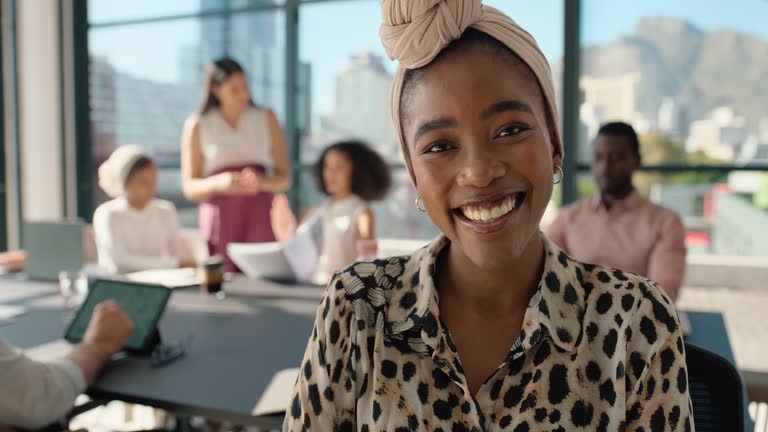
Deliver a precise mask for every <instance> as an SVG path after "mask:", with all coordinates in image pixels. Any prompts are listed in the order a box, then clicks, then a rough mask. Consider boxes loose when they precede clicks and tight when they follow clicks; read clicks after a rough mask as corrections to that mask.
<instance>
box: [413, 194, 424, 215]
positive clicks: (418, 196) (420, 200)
mask: <svg viewBox="0 0 768 432" xmlns="http://www.w3.org/2000/svg"><path fill="white" fill-rule="evenodd" d="M422 202H423V201H422V199H421V195H419V194H416V201H415V204H416V208H417V209H418V210H419V211H420V212H422V213H426V211H427V210H426V209H424V207H422V206H421V204H420V203H422Z"/></svg>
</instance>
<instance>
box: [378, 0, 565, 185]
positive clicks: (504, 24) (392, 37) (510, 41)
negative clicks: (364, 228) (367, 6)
mask: <svg viewBox="0 0 768 432" xmlns="http://www.w3.org/2000/svg"><path fill="white" fill-rule="evenodd" d="M381 14H382V17H383V22H382V24H381V30H380V32H379V34H380V36H381V41H382V43H383V44H384V49H385V50H386V51H387V54H388V55H389V57H390V59H392V60H397V61H398V62H399V66H398V68H397V73H396V75H395V82H394V84H393V87H392V119H393V121H394V122H395V130H396V131H397V134H398V139H399V140H400V145H401V147H402V150H403V155H404V157H405V160H406V164H407V165H408V170H409V171H410V174H411V179H412V180H414V183H415V179H414V176H413V169H412V167H411V163H410V159H409V157H408V148H407V146H406V142H405V137H404V136H403V129H402V125H401V124H400V96H401V95H402V91H403V81H404V77H405V71H406V70H407V69H416V68H419V67H422V66H425V65H427V64H429V63H430V62H432V60H434V59H435V57H437V55H438V54H440V51H442V50H443V49H444V48H445V47H446V46H448V44H450V43H451V41H453V40H456V39H458V38H460V37H461V35H462V33H464V30H466V29H467V28H468V27H472V28H475V29H477V30H479V31H481V32H483V33H485V34H487V35H489V36H491V37H493V38H494V39H496V40H498V41H499V42H501V43H502V44H504V45H506V46H507V48H509V49H510V50H511V51H512V52H514V53H515V54H517V56H518V57H520V59H522V60H523V61H524V62H525V63H526V64H527V65H528V67H530V68H531V70H532V71H533V74H534V75H535V76H536V79H537V80H538V81H539V85H540V86H541V89H542V91H543V94H544V101H545V103H546V105H547V109H548V110H549V114H550V118H551V119H552V123H553V124H551V125H548V126H549V127H550V128H554V130H553V131H551V132H552V133H553V136H554V137H555V141H556V142H553V143H552V144H553V145H554V146H555V148H556V149H557V150H558V151H559V152H560V154H561V155H562V153H563V144H562V141H561V139H560V130H559V122H558V119H557V105H556V104H555V89H554V86H553V85H552V73H551V71H550V69H549V63H548V62H547V59H546V58H545V57H544V54H542V52H541V50H539V47H538V45H536V41H535V40H534V39H533V36H531V35H530V34H529V33H528V32H527V31H525V30H523V29H522V28H521V27H520V26H518V25H517V24H516V23H515V22H514V21H512V19H511V18H510V17H508V16H507V15H505V14H504V13H502V12H500V11H498V10H497V9H494V8H492V7H490V6H485V5H483V4H482V1H481V0H382V3H381Z"/></svg>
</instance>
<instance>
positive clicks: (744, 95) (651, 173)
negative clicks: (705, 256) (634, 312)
mask: <svg viewBox="0 0 768 432" xmlns="http://www.w3.org/2000/svg"><path fill="white" fill-rule="evenodd" d="M582 5H583V7H582V23H581V28H582V34H581V39H582V50H581V77H580V79H579V84H580V87H581V92H582V103H581V106H580V116H581V128H580V135H579V155H578V156H579V161H580V162H581V164H582V169H583V172H584V174H585V177H583V178H582V179H581V180H580V188H579V189H580V191H581V193H582V194H585V195H586V194H591V193H594V191H595V189H594V186H593V183H592V182H591V180H590V179H589V178H588V176H586V174H587V172H588V164H589V162H590V160H591V154H592V140H593V139H594V137H595V135H596V133H597V130H598V129H599V127H600V125H601V124H603V123H605V122H609V121H614V120H619V121H625V122H628V123H630V124H632V125H633V126H634V127H635V129H636V130H637V132H638V134H639V136H640V141H641V153H642V155H643V163H644V165H645V169H646V170H647V171H646V172H643V173H639V174H638V175H637V178H636V184H637V186H638V188H639V189H640V190H641V191H642V192H644V193H646V194H647V195H649V196H650V197H651V198H652V199H653V200H654V201H657V202H659V203H661V204H663V205H665V206H667V207H670V208H673V209H674V210H676V211H678V212H679V213H680V214H681V215H682V216H683V217H684V219H685V222H686V226H687V228H688V243H689V248H690V249H691V250H692V251H701V252H710V253H718V254H729V255H733V254H735V255H766V254H768V249H765V248H762V247H761V246H760V243H761V242H760V241H758V239H757V238H755V235H754V234H755V227H756V226H761V224H762V225H764V224H766V223H768V213H766V211H765V208H766V207H768V205H767V203H766V202H765V201H766V199H765V195H766V190H767V188H768V186H766V181H765V178H766V177H765V174H764V173H761V172H759V171H755V170H758V169H764V168H765V167H766V166H767V165H768V109H766V106H765V103H764V101H765V100H766V98H768V89H766V87H765V85H764V80H765V79H764V77H765V76H767V75H768V30H766V27H765V25H764V20H763V19H761V18H760V17H765V16H768V3H766V2H740V3H734V4H733V5H730V6H729V7H723V4H722V3H719V2H709V1H707V2H696V1H692V0H683V1H677V2H664V1H660V0H654V1H646V2H639V3H624V2H621V3H615V2H614V3H612V2H606V1H598V0H587V1H584V2H582ZM743 169H747V170H753V171H745V172H742V170H743ZM736 215H739V216H738V217H737V216H736ZM739 220H740V221H741V222H738V221H739ZM748 220H749V221H753V222H754V224H753V223H745V222H746V221H748ZM726 239H727V240H726Z"/></svg>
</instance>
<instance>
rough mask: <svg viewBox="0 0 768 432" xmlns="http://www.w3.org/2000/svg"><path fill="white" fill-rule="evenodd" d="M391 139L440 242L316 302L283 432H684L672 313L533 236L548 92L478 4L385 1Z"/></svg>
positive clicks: (525, 49)
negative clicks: (392, 62) (391, 72)
mask: <svg viewBox="0 0 768 432" xmlns="http://www.w3.org/2000/svg"><path fill="white" fill-rule="evenodd" d="M382 16H383V18H384V23H383V25H382V27H381V36H382V40H383V42H384V47H385V48H386V49H387V52H388V53H389V55H390V56H391V57H393V58H395V59H397V60H398V61H399V62H400V66H399V68H398V72H397V75H396V76H395V82H394V89H393V92H392V96H393V98H392V111H393V118H394V123H395V130H396V131H398V137H399V139H400V142H401V144H402V151H403V157H404V159H405V163H406V166H407V167H408V170H409V173H410V175H411V180H412V181H413V184H414V185H415V187H416V191H417V192H418V194H419V196H420V198H419V200H418V201H417V203H416V205H417V207H418V208H419V210H422V211H424V212H426V213H427V215H429V218H430V219H431V220H432V222H434V224H435V225H437V227H438V228H440V230H441V231H442V234H441V235H440V236H438V237H437V238H436V239H435V240H434V241H433V242H432V243H431V244H430V245H429V246H427V247H425V248H423V249H421V250H418V251H416V252H414V253H413V254H411V255H410V256H406V257H397V258H389V259H382V260H376V261H373V262H367V263H357V264H354V265H352V266H350V267H348V268H346V269H344V270H342V271H340V272H338V273H337V274H336V276H335V277H334V278H333V280H332V281H331V283H330V284H329V285H328V288H327V289H326V291H325V294H324V296H323V299H322V302H321V305H320V307H319V308H318V312H317V316H316V319H315V327H314V330H313V331H312V332H311V335H310V338H309V343H308V345H307V350H306V352H305V354H304V361H303V362H302V365H301V372H300V373H299V378H298V380H297V382H296V387H295V390H294V393H293V396H292V398H291V405H290V408H289V409H288V412H287V415H286V418H285V423H284V428H283V430H286V431H305V430H312V431H319V430H341V431H401V430H402V431H412V430H419V431H436V430H442V431H454V432H455V431H467V432H468V431H481V430H482V431H493V432H499V431H504V432H521V431H576V430H580V431H586V430H588V431H628V432H629V431H632V432H638V431H680V432H683V431H690V430H692V429H693V424H692V419H691V411H692V410H691V408H690V398H689V393H688V381H687V373H686V365H685V348H684V345H683V339H682V334H681V332H680V326H679V324H678V321H677V314H676V313H675V309H674V306H673V305H672V303H671V302H670V300H669V297H667V296H666V295H665V294H664V292H663V290H662V289H661V288H659V287H658V286H657V285H656V283H654V282H651V281H649V280H648V279H645V278H643V277H640V276H637V275H634V274H631V273H626V272H622V271H620V270H614V269H610V268H606V267H602V266H595V265H590V264H585V263H581V262H578V261H576V260H574V259H571V258H570V257H568V256H567V255H566V254H565V253H563V252H562V251H561V250H559V249H558V248H557V246H556V245H555V244H554V243H552V242H551V241H549V240H548V239H547V238H546V237H545V236H544V235H543V234H542V233H541V231H540V230H539V223H540V221H541V217H542V215H543V214H544V209H545V208H546V206H547V203H548V202H549V199H550V197H551V196H552V189H553V183H556V182H559V181H560V179H561V178H562V168H561V167H562V160H563V159H562V156H563V143H562V141H561V140H560V134H559V131H558V122H557V108H556V106H555V92H554V86H553V85H552V78H551V73H550V69H549V64H548V63H547V61H546V59H545V58H544V55H543V54H542V53H541V51H540V50H539V48H538V46H537V45H536V42H535V41H534V40H533V38H532V37H531V35H530V34H528V33H527V32H526V31H525V30H523V29H522V28H520V27H519V26H518V25H517V24H515V22H514V21H512V19H510V18H509V17H508V16H506V15H504V14H502V13H501V12H499V11H498V10H496V9H493V8H491V7H488V6H483V5H482V4H481V2H480V0H442V1H441V0H384V2H383V3H382Z"/></svg>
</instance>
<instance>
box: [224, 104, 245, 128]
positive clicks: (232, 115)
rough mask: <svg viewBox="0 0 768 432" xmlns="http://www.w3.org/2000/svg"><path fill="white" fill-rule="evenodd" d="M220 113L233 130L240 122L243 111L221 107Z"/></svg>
mask: <svg viewBox="0 0 768 432" xmlns="http://www.w3.org/2000/svg"><path fill="white" fill-rule="evenodd" d="M219 112H221V116H222V117H224V121H226V122H227V124H229V125H230V126H231V127H232V128H233V129H236V128H237V126H238V123H239V121H240V114H242V110H240V109H236V108H228V107H225V106H223V105H221V106H219Z"/></svg>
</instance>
